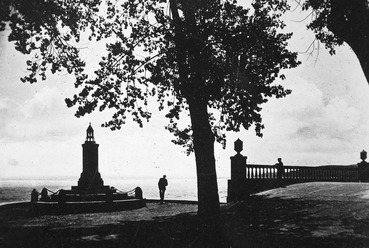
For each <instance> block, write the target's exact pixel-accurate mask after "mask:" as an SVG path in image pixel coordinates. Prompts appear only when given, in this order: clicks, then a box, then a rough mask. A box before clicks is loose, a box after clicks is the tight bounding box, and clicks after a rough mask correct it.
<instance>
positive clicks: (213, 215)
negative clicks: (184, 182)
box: [188, 97, 220, 224]
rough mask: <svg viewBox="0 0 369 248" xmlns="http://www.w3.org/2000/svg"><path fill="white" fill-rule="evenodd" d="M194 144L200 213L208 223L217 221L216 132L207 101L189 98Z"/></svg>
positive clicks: (202, 218)
mask: <svg viewBox="0 0 369 248" xmlns="http://www.w3.org/2000/svg"><path fill="white" fill-rule="evenodd" d="M188 104H189V110H190V116H191V123H192V131H193V145H194V150H195V157H196V169H197V192H198V215H199V216H200V218H201V220H203V221H204V222H206V223H214V224H215V223H216V222H217V220H218V218H219V212H220V210H219V195H218V184H217V175H216V170H215V158H214V134H213V132H212V130H211V127H210V123H209V119H208V109H207V101H206V100H204V99H199V98H195V97H193V98H191V99H188Z"/></svg>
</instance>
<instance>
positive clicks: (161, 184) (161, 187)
mask: <svg viewBox="0 0 369 248" xmlns="http://www.w3.org/2000/svg"><path fill="white" fill-rule="evenodd" d="M166 177H167V176H166V175H163V177H162V178H160V179H159V182H158V186H159V195H160V204H163V203H164V194H165V189H166V187H167V186H168V180H167V179H166Z"/></svg>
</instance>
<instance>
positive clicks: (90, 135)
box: [72, 123, 109, 193]
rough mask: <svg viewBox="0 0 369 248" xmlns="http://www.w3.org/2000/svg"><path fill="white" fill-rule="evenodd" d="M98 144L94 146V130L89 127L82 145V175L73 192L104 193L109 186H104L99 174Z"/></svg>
mask: <svg viewBox="0 0 369 248" xmlns="http://www.w3.org/2000/svg"><path fill="white" fill-rule="evenodd" d="M98 149H99V144H96V142H95V137H94V129H93V128H92V126H91V123H90V125H89V126H88V128H87V130H86V141H85V143H84V144H82V173H81V177H80V178H79V180H78V186H77V187H72V189H73V190H77V191H79V192H85V193H99V192H104V191H105V189H108V188H109V186H104V181H103V180H102V178H101V175H100V173H99V152H98Z"/></svg>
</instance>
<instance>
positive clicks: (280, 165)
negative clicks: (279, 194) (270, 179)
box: [275, 158, 284, 180]
mask: <svg viewBox="0 0 369 248" xmlns="http://www.w3.org/2000/svg"><path fill="white" fill-rule="evenodd" d="M275 166H276V167H277V179H278V180H281V179H282V177H283V174H284V168H283V162H282V159H281V158H278V163H276V164H275Z"/></svg>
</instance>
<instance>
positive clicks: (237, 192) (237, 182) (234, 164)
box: [227, 139, 247, 202]
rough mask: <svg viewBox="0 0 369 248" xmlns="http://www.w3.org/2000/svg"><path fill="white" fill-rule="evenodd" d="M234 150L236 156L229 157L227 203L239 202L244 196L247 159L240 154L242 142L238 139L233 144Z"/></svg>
mask: <svg viewBox="0 0 369 248" xmlns="http://www.w3.org/2000/svg"><path fill="white" fill-rule="evenodd" d="M234 150H235V151H236V152H237V154H236V155H235V156H232V157H231V180H228V196H227V202H231V201H237V200H241V199H242V198H244V195H245V189H244V185H245V183H244V182H245V179H246V163H247V157H246V156H243V155H242V154H241V151H242V150H243V142H242V141H241V140H240V139H237V140H236V141H235V142H234Z"/></svg>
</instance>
